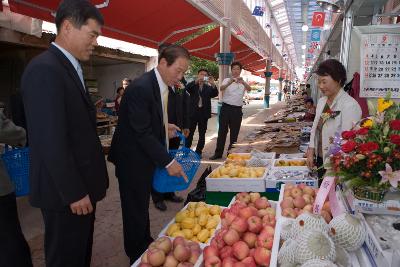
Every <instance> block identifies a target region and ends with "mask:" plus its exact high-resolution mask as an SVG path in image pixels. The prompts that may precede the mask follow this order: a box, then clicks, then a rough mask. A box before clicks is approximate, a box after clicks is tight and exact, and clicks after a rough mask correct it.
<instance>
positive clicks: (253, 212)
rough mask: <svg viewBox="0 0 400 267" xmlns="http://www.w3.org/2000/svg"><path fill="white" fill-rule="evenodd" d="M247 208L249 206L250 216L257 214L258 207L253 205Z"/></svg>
mask: <svg viewBox="0 0 400 267" xmlns="http://www.w3.org/2000/svg"><path fill="white" fill-rule="evenodd" d="M249 208H250V210H251V214H252V216H257V213H258V209H256V208H255V207H249Z"/></svg>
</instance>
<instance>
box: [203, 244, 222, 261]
mask: <svg viewBox="0 0 400 267" xmlns="http://www.w3.org/2000/svg"><path fill="white" fill-rule="evenodd" d="M203 255H204V259H208V258H211V257H217V258H218V255H219V252H218V248H216V247H214V246H207V247H205V249H204V250H203Z"/></svg>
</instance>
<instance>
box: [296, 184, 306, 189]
mask: <svg viewBox="0 0 400 267" xmlns="http://www.w3.org/2000/svg"><path fill="white" fill-rule="evenodd" d="M297 187H298V188H300V189H301V191H303V189H304V188H305V187H306V184H305V183H301V184H298V185H297Z"/></svg>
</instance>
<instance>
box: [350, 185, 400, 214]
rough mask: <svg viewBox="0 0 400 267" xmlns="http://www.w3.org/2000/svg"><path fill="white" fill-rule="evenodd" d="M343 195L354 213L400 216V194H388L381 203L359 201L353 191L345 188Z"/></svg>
mask: <svg viewBox="0 0 400 267" xmlns="http://www.w3.org/2000/svg"><path fill="white" fill-rule="evenodd" d="M343 195H344V196H345V198H346V199H347V202H348V204H349V206H350V209H351V210H352V211H353V212H354V211H357V212H362V213H367V214H381V215H400V192H388V193H387V194H386V195H385V199H386V200H384V201H383V202H381V203H375V202H372V201H367V200H362V199H358V198H356V197H355V196H354V194H353V191H352V190H351V189H346V188H344V191H343Z"/></svg>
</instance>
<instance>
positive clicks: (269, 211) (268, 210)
mask: <svg viewBox="0 0 400 267" xmlns="http://www.w3.org/2000/svg"><path fill="white" fill-rule="evenodd" d="M266 210H267V212H268V213H269V214H271V215H273V216H274V217H275V216H276V211H275V209H274V208H271V207H269V208H267V209H266Z"/></svg>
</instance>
